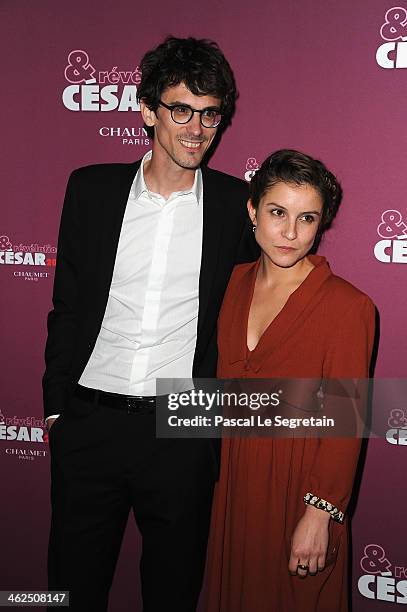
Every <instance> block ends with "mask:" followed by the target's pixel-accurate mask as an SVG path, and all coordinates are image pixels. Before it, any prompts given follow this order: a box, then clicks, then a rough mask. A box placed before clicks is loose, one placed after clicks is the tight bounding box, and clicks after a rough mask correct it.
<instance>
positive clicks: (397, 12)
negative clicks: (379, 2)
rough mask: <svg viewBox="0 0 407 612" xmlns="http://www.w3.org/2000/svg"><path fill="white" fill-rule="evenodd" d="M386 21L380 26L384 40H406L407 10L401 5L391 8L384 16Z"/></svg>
mask: <svg viewBox="0 0 407 612" xmlns="http://www.w3.org/2000/svg"><path fill="white" fill-rule="evenodd" d="M384 19H385V22H384V24H383V25H382V27H381V28H380V36H381V37H382V38H384V40H398V39H399V38H400V39H401V40H404V39H405V37H406V36H407V11H406V9H405V8H402V7H401V6H395V7H393V8H391V9H389V10H388V11H387V13H386V15H385V17H384Z"/></svg>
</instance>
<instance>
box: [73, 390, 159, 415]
mask: <svg viewBox="0 0 407 612" xmlns="http://www.w3.org/2000/svg"><path fill="white" fill-rule="evenodd" d="M75 396H76V397H79V399H81V400H84V401H85V402H90V403H92V404H101V405H102V406H109V407H110V408H117V409H118V410H124V411H125V412H127V414H152V413H154V411H155V405H156V397H155V395H121V394H120V393H109V392H107V391H98V390H97V389H89V388H88V387H82V386H81V385H76V388H75Z"/></svg>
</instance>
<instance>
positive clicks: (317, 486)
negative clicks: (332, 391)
mask: <svg viewBox="0 0 407 612" xmlns="http://www.w3.org/2000/svg"><path fill="white" fill-rule="evenodd" d="M309 258H310V260H311V261H312V263H313V264H314V266H315V267H314V269H313V270H312V271H311V272H310V274H309V275H308V276H307V278H306V279H305V280H304V281H303V283H302V284H301V285H300V286H299V287H298V288H297V289H296V291H294V293H292V294H291V296H290V297H289V299H288V301H287V303H286V305H285V306H284V308H283V309H282V311H281V312H280V313H279V314H278V315H277V317H276V318H275V319H274V320H273V322H272V323H271V324H270V326H269V327H268V328H267V329H266V331H265V332H264V334H263V335H262V337H261V338H260V340H259V343H258V344H257V346H256V348H255V349H254V350H253V351H251V352H250V351H249V350H248V348H247V321H248V315H249V309H250V304H251V301H252V296H253V291H254V283H255V279H256V274H257V269H258V262H255V263H251V264H242V265H239V266H237V267H236V268H235V269H234V271H233V274H232V277H231V280H230V283H229V286H228V289H227V292H226V295H225V298H224V302H223V306H222V309H221V312H220V317H219V325H218V345H219V361H218V377H219V378H271V377H291V378H294V377H298V378H319V377H324V378H365V377H368V373H369V363H370V358H371V352H372V344H373V337H374V321H375V309H374V305H373V304H372V302H371V300H370V299H369V297H368V296H367V295H365V294H364V293H362V292H361V291H359V290H358V289H356V288H355V287H354V286H353V285H351V284H350V283H348V282H346V281H345V280H343V279H342V278H339V277H337V276H335V275H334V274H332V272H331V270H330V268H329V265H328V263H327V262H326V260H325V258H323V257H320V256H316V255H315V256H310V257H309ZM359 450H360V440H358V439H351V438H307V439H304V438H289V439H288V438H285V439H283V438H259V437H257V438H256V437H245V438H243V437H242V438H226V439H224V440H223V443H222V461H221V474H220V479H219V482H218V484H217V489H216V492H215V499H214V507H213V514H212V525H211V535H210V541H209V550H208V567H207V578H208V584H207V587H208V592H207V596H208V605H207V610H208V612H345V611H346V610H347V609H348V603H347V597H348V593H347V590H348V589H347V555H348V537H347V524H346V523H347V520H346V518H345V523H344V524H339V523H337V522H335V521H334V520H332V519H331V520H330V521H329V532H330V538H329V546H328V551H327V565H326V568H325V569H324V570H323V571H322V572H318V574H317V575H316V576H308V577H307V578H305V579H301V578H300V577H298V576H291V575H290V574H289V572H288V562H289V557H290V548H291V536H292V534H293V532H294V529H295V527H296V525H297V522H298V521H299V519H300V518H301V516H302V515H303V513H304V511H305V508H306V506H305V504H304V501H303V497H304V495H305V494H306V493H308V492H311V493H313V494H314V495H316V496H318V497H321V498H323V499H325V500H328V501H329V502H331V503H333V504H334V505H335V506H337V507H338V508H339V509H340V510H342V511H344V512H345V511H346V508H347V505H348V502H349V498H350V495H351V491H352V485H353V479H354V473H355V468H356V464H357V461H358V456H359ZM322 511H323V510H321V512H322ZM345 517H346V515H345Z"/></svg>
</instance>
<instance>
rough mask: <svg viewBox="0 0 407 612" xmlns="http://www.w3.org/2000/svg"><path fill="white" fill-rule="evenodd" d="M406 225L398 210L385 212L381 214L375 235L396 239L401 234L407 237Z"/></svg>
mask: <svg viewBox="0 0 407 612" xmlns="http://www.w3.org/2000/svg"><path fill="white" fill-rule="evenodd" d="M406 230H407V225H406V224H405V223H404V221H403V217H402V216H401V213H399V211H398V210H385V211H384V213H383V214H382V222H381V223H379V225H378V226H377V233H378V234H379V236H381V237H382V238H397V237H398V236H401V235H402V234H405V235H407V231H406Z"/></svg>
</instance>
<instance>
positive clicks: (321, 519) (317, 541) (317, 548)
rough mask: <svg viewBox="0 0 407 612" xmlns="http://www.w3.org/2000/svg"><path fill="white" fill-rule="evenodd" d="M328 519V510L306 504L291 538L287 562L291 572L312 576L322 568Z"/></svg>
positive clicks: (325, 549) (326, 545) (326, 540)
mask: <svg viewBox="0 0 407 612" xmlns="http://www.w3.org/2000/svg"><path fill="white" fill-rule="evenodd" d="M330 520H331V517H330V515H329V513H328V512H324V511H323V510H320V509H319V508H314V507H313V506H307V508H306V510H305V512H304V514H303V516H302V517H301V519H300V520H299V521H298V524H297V527H296V528H295V530H294V533H293V536H292V538H291V556H290V561H289V564H288V569H289V571H290V573H291V574H298V575H299V576H301V577H303V578H305V577H306V576H307V575H308V574H309V575H311V576H312V575H315V574H316V573H317V571H322V570H323V569H324V567H325V560H326V552H327V549H328V541H329V532H328V525H329V521H330ZM300 566H304V568H301V567H300Z"/></svg>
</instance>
